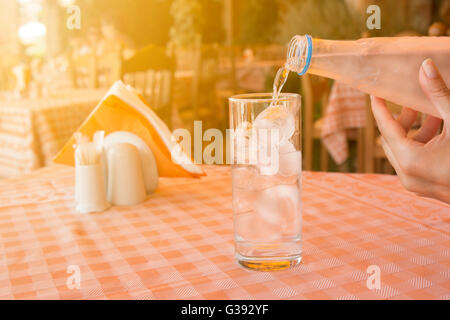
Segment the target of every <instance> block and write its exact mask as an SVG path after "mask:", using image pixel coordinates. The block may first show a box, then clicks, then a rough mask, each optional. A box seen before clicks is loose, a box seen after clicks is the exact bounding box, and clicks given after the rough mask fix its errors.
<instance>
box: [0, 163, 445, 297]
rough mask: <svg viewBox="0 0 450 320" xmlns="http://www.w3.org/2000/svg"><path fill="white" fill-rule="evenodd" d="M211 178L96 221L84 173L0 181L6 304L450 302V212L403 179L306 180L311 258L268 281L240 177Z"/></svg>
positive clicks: (0, 289) (62, 170)
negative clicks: (253, 251)
mask: <svg viewBox="0 0 450 320" xmlns="http://www.w3.org/2000/svg"><path fill="white" fill-rule="evenodd" d="M205 170H206V172H207V176H205V177H202V178H201V179H160V184H159V187H158V189H157V191H156V193H155V194H153V195H151V196H150V197H149V198H148V199H147V200H146V201H145V202H143V203H142V204H139V205H136V206H133V207H112V208H111V209H109V210H108V211H105V212H102V213H96V214H89V215H83V214H78V213H76V212H75V210H74V169H73V168H69V167H60V166H53V167H47V168H43V169H40V170H37V171H35V172H33V173H31V174H30V175H28V176H24V177H17V178H13V179H9V180H4V181H0V299H444V300H448V299H450V295H449V292H450V287H449V285H450V256H449V254H448V253H449V250H450V220H449V217H450V206H448V205H445V204H443V203H441V202H438V201H434V200H430V199H426V198H420V197H418V196H416V195H414V194H412V193H410V192H407V191H405V190H404V188H402V187H401V186H400V183H399V180H398V178H397V177H395V176H389V175H375V174H363V175H361V174H343V173H324V172H304V173H303V197H302V198H303V234H304V239H303V249H304V252H303V261H302V263H301V264H299V265H297V266H296V267H294V268H293V269H290V270H285V271H279V272H272V273H262V272H255V271H248V270H244V269H242V268H240V267H239V266H238V265H237V264H236V263H235V261H234V249H233V217H232V207H231V203H232V201H231V172H230V168H229V167H224V166H222V167H215V166H214V167H213V166H208V167H205ZM370 266H376V267H379V268H380V272H381V273H380V274H381V287H380V289H373V290H371V289H369V288H368V287H367V279H368V277H369V274H368V271H367V270H368V268H369V267H370ZM69 267H70V268H71V269H68V268H69ZM78 268H79V269H78ZM68 270H69V271H70V270H79V271H80V276H81V278H80V287H79V289H76V288H74V289H69V288H68V286H67V281H68V277H70V276H72V275H73V271H71V272H72V273H68Z"/></svg>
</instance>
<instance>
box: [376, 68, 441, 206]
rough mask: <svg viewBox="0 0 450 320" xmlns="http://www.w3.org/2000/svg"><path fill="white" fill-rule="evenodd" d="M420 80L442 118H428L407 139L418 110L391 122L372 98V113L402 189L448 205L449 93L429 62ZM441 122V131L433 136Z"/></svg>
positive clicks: (405, 110)
mask: <svg viewBox="0 0 450 320" xmlns="http://www.w3.org/2000/svg"><path fill="white" fill-rule="evenodd" d="M419 80H420V84H421V86H422V90H423V91H424V92H425V94H426V95H427V97H428V99H430V101H431V102H432V103H433V105H434V106H435V107H436V109H437V110H438V112H439V114H440V116H441V118H442V119H439V118H436V117H433V116H431V115H428V116H427V118H426V119H425V121H424V123H423V125H422V127H421V128H420V129H419V130H418V131H417V132H415V133H414V134H413V135H411V136H408V131H409V130H410V129H411V126H412V125H413V123H414V122H415V120H416V118H417V111H414V110H411V109H409V108H403V110H402V112H401V114H400V116H399V117H398V118H397V119H394V118H393V116H392V114H391V112H390V111H389V110H388V108H387V107H386V102H385V101H384V100H383V99H380V98H376V97H371V101H372V111H373V114H374V117H375V120H376V122H377V124H378V128H379V130H380V132H381V135H382V138H381V141H382V146H383V149H384V152H385V154H386V157H387V158H388V160H389V162H390V163H391V164H392V166H393V167H394V169H395V171H396V172H397V175H398V176H399V177H400V180H401V182H402V184H403V186H404V187H405V188H406V189H408V190H410V191H412V192H415V193H417V194H419V195H421V196H424V197H430V198H435V199H438V200H441V201H444V202H446V203H448V204H450V90H449V89H448V88H447V86H446V84H445V82H444V80H443V79H442V76H441V74H440V73H439V71H438V70H437V68H436V66H435V65H434V63H433V62H432V60H431V59H427V60H425V61H424V62H423V64H422V67H421V68H420V72H419ZM442 121H444V128H443V130H442V132H441V133H440V134H439V135H436V133H437V132H438V131H439V128H440V127H441V123H442Z"/></svg>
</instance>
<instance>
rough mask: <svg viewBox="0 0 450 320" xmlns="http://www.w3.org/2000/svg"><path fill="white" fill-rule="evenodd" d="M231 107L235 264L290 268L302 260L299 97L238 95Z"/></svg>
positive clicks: (269, 94)
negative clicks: (276, 97)
mask: <svg viewBox="0 0 450 320" xmlns="http://www.w3.org/2000/svg"><path fill="white" fill-rule="evenodd" d="M229 107H230V129H231V135H230V151H231V159H230V160H231V164H232V189H233V222H234V240H235V257H236V260H237V262H238V263H239V264H240V265H241V266H243V267H246V268H249V269H253V270H260V271H273V270H282V269H286V268H289V267H291V266H293V265H296V264H298V263H299V262H300V261H301V258H302V238H301V224H302V214H301V159H302V155H301V137H300V132H301V110H300V108H301V100H300V96H299V95H298V94H288V93H285V94H281V95H280V96H279V97H278V99H277V100H275V101H273V100H272V94H271V93H261V94H259V93H256V94H243V95H236V96H233V97H231V98H230V99H229Z"/></svg>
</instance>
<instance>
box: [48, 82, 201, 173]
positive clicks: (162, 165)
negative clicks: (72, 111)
mask: <svg viewBox="0 0 450 320" xmlns="http://www.w3.org/2000/svg"><path fill="white" fill-rule="evenodd" d="M99 130H103V131H105V135H108V134H110V133H113V132H115V131H128V132H131V133H133V134H135V135H137V136H139V137H140V138H141V139H142V140H144V141H145V142H146V143H147V145H148V146H149V147H150V149H151V150H152V152H153V154H154V156H155V159H156V164H157V166H158V173H159V176H160V177H197V176H201V175H204V172H203V170H202V168H201V167H200V166H198V165H196V164H194V163H193V161H192V159H190V158H189V157H188V156H187V155H186V154H184V153H180V152H175V153H174V156H175V157H176V159H175V161H172V155H171V150H172V149H173V148H175V147H177V146H178V145H177V143H176V142H175V141H173V140H172V139H171V132H170V130H169V128H168V127H167V126H166V124H165V123H164V122H163V121H162V120H161V119H160V118H159V117H158V116H157V115H156V113H155V112H154V111H153V110H151V108H150V107H149V106H148V105H147V104H146V103H145V102H144V99H143V98H142V97H140V96H139V95H138V94H137V92H136V90H134V89H133V88H131V87H129V86H125V85H124V84H123V82H122V81H117V82H116V83H115V84H114V85H113V86H112V87H111V89H110V90H109V91H108V93H107V94H106V95H105V97H104V98H103V99H102V100H101V101H100V103H99V104H98V105H97V107H95V109H94V110H93V111H92V112H91V114H90V115H89V116H88V117H87V119H86V120H85V121H84V122H83V124H82V125H81V126H80V127H79V128H78V130H77V132H81V133H82V134H84V135H87V136H89V137H92V136H93V135H94V133H95V132H96V131H99ZM74 143H75V134H74V135H73V136H72V137H71V138H70V140H69V141H68V142H67V143H66V144H65V145H64V147H63V148H62V149H61V150H60V151H59V153H58V154H57V155H56V156H55V158H54V159H53V161H54V162H55V163H59V164H64V165H70V166H74V163H75V162H74V149H73V145H74ZM177 149H179V147H178V148H177Z"/></svg>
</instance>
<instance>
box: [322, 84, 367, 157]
mask: <svg viewBox="0 0 450 320" xmlns="http://www.w3.org/2000/svg"><path fill="white" fill-rule="evenodd" d="M366 109H367V96H366V94H365V93H363V92H361V91H359V90H356V89H353V88H351V87H349V86H347V85H345V84H343V83H340V82H337V81H335V82H334V84H333V88H332V89H331V94H330V98H329V102H328V106H327V108H326V111H325V115H324V117H323V127H322V134H321V135H322V143H323V144H324V146H325V148H327V150H328V152H329V153H330V155H331V157H332V158H333V160H334V161H335V162H336V163H337V164H342V163H343V162H345V160H347V158H348V145H347V134H346V130H347V129H355V128H363V127H364V126H365V125H366Z"/></svg>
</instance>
